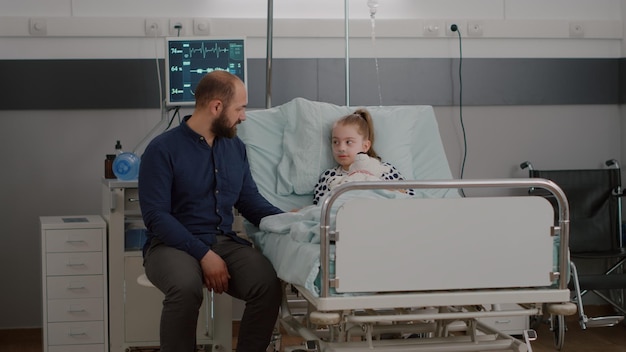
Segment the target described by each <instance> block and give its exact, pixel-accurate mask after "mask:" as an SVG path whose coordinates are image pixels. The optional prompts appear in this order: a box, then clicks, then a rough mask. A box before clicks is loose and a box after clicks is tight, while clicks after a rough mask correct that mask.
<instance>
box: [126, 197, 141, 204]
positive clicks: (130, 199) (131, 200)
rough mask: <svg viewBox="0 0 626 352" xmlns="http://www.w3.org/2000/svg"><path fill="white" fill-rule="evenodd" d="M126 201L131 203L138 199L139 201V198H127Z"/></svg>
mask: <svg viewBox="0 0 626 352" xmlns="http://www.w3.org/2000/svg"><path fill="white" fill-rule="evenodd" d="M128 201H129V202H130V203H133V202H138V201H139V198H128Z"/></svg>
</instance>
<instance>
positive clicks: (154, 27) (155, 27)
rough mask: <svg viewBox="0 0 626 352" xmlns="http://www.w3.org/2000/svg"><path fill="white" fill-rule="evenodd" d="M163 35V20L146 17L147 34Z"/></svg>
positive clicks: (153, 35) (149, 35)
mask: <svg viewBox="0 0 626 352" xmlns="http://www.w3.org/2000/svg"><path fill="white" fill-rule="evenodd" d="M161 35H163V21H161V20H160V19H158V18H147V19H146V36H148V37H159V36H161Z"/></svg>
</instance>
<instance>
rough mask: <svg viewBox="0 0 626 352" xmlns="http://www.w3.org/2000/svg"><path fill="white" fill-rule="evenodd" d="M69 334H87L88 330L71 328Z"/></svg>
mask: <svg viewBox="0 0 626 352" xmlns="http://www.w3.org/2000/svg"><path fill="white" fill-rule="evenodd" d="M67 334H68V335H69V336H85V335H87V332H86V331H85V330H84V329H70V331H69V332H68V333H67Z"/></svg>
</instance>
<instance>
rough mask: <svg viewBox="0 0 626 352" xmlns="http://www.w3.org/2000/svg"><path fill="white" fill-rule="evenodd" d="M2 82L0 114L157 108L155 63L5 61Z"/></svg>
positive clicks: (0, 67)
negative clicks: (1, 112)
mask: <svg viewBox="0 0 626 352" xmlns="http://www.w3.org/2000/svg"><path fill="white" fill-rule="evenodd" d="M159 66H160V70H161V72H162V71H163V60H161V61H160V62H159ZM0 78H1V79H0V109H2V110H29V109H35V110H54V109H126V108H131V109H132V108H153V107H158V106H159V90H158V86H159V85H158V83H157V82H158V78H157V71H156V61H155V60H5V61H0Z"/></svg>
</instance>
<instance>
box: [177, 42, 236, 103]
mask: <svg viewBox="0 0 626 352" xmlns="http://www.w3.org/2000/svg"><path fill="white" fill-rule="evenodd" d="M166 49H167V53H166V55H165V89H166V98H165V104H166V105H167V106H193V105H194V104H195V98H194V92H195V90H196V85H197V84H198V82H199V81H200V79H201V78H202V77H203V76H204V75H206V74H207V73H209V72H212V71H216V70H222V71H228V72H230V73H232V74H234V75H236V76H238V77H239V78H241V80H242V81H243V82H244V83H246V74H247V72H246V52H245V38H217V37H169V38H166Z"/></svg>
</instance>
